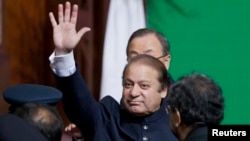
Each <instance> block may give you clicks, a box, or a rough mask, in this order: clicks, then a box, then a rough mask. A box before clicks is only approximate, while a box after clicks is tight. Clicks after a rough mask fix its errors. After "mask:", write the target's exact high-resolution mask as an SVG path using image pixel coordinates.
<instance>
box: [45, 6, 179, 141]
mask: <svg viewBox="0 0 250 141" xmlns="http://www.w3.org/2000/svg"><path fill="white" fill-rule="evenodd" d="M63 10H64V8H63V5H62V4H59V5H58V23H57V21H56V20H55V18H54V15H53V13H50V14H49V16H50V20H51V23H52V26H53V38H54V44H55V52H53V53H52V55H51V56H50V58H49V59H50V62H51V68H52V70H53V72H54V73H55V76H56V80H57V85H58V88H59V89H60V90H61V91H62V92H63V93H64V96H63V104H64V110H65V112H66V114H67V115H68V117H69V119H70V121H71V122H73V123H75V124H76V125H77V126H78V127H79V129H80V130H81V131H82V133H83V134H84V137H85V139H86V140H104V141H105V140H162V139H166V140H176V138H175V137H174V136H173V134H172V133H171V131H170V129H169V125H168V123H167V124H166V123H165V122H163V121H162V120H164V119H165V120H168V115H167V114H166V112H164V113H162V110H163V109H165V106H162V105H163V103H165V102H163V99H164V98H165V97H166V95H167V87H168V85H166V86H164V87H161V86H160V85H164V84H159V83H162V81H163V80H164V83H165V82H167V83H168V82H169V80H168V75H167V73H168V71H167V69H166V66H164V65H163V64H162V63H161V62H160V61H159V60H158V59H162V58H164V56H165V54H164V55H161V56H163V57H161V56H160V58H158V59H157V58H155V57H152V56H149V55H135V57H132V59H128V60H129V63H131V62H132V60H134V59H135V58H137V56H138V58H139V57H141V56H144V57H145V56H147V57H146V58H151V59H149V60H154V61H153V62H155V63H154V64H153V65H152V63H149V64H150V65H149V64H146V66H151V67H152V66H155V65H156V66H157V65H159V64H160V65H159V66H161V68H162V69H161V71H163V72H161V73H164V75H163V76H164V78H161V79H158V76H156V74H149V73H147V72H148V70H147V67H142V68H145V70H144V69H141V68H134V70H133V71H134V72H133V71H130V69H128V70H129V74H130V73H131V74H130V75H132V74H134V73H137V74H140V75H137V77H135V76H136V75H134V77H135V78H133V77H131V78H128V80H126V81H127V82H126V84H125V85H123V97H122V100H121V101H122V103H121V105H119V103H117V102H116V101H115V100H114V99H113V98H112V97H110V96H107V97H104V98H103V99H102V100H101V101H100V103H98V102H97V101H95V99H94V98H93V97H92V94H91V93H89V90H88V89H87V86H86V85H85V83H84V81H82V77H81V75H80V73H79V71H78V69H77V67H76V64H75V60H74V56H73V49H74V48H75V47H76V44H77V43H78V42H79V40H80V38H81V37H82V36H83V34H85V33H86V32H87V31H89V30H90V28H88V27H83V28H81V29H80V30H79V31H78V32H77V31H76V30H75V24H76V20H77V12H78V6H77V5H73V9H72V10H71V4H70V3H69V2H66V4H65V10H64V11H63ZM71 11H72V12H71ZM165 57H166V56H165ZM168 57H170V56H168ZM146 62H147V61H146ZM142 64H143V63H142ZM132 66H133V65H132ZM138 66H141V65H138ZM142 66H143V65H142ZM151 67H149V68H151ZM151 69H156V68H154V67H152V68H151ZM126 71H127V70H126ZM126 71H124V72H126ZM126 73H127V72H126ZM124 74H125V73H124ZM160 75H162V74H160ZM126 77H127V75H126V76H124V78H123V80H124V79H125V78H126ZM147 77H148V78H147ZM152 77H153V78H152ZM150 78H151V79H150ZM133 79H135V80H133ZM137 79H141V80H137ZM148 79H150V80H148ZM155 79H156V80H157V82H155ZM151 82H152V83H151ZM156 85H158V86H159V87H160V89H157V90H156ZM128 87H129V88H131V89H135V90H136V91H135V93H134V92H133V91H134V90H130V91H129V90H128V91H127V92H126V93H129V94H128V95H129V96H128V97H126V96H125V95H126V94H125V90H126V89H128ZM147 91H151V92H147ZM148 93H150V94H148ZM146 95H149V96H146ZM149 97H150V98H149ZM126 98H127V99H126ZM125 99H126V100H125ZM133 99H135V100H136V99H138V101H132V100H133ZM124 100H125V101H124ZM130 108H131V109H130ZM72 109H74V110H72ZM134 110H135V111H134ZM137 110H138V111H137ZM142 125H143V127H142ZM163 125H165V126H163ZM169 131H170V132H169ZM162 135H163V136H162Z"/></svg>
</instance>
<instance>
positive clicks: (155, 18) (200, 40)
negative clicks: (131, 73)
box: [101, 0, 250, 124]
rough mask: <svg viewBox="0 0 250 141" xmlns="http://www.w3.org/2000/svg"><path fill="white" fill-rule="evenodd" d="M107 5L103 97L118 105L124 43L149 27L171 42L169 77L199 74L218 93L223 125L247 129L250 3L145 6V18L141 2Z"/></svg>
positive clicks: (171, 1)
mask: <svg viewBox="0 0 250 141" xmlns="http://www.w3.org/2000/svg"><path fill="white" fill-rule="evenodd" d="M110 4H113V6H110V9H109V17H108V23H107V28H106V38H105V45H104V54H103V56H104V58H103V73H102V76H103V77H102V82H101V83H102V88H101V97H103V96H105V95H104V94H106V95H107V94H108V95H111V96H113V97H115V98H116V100H117V101H119V100H120V97H121V71H122V69H123V66H124V65H125V63H126V60H125V59H126V56H125V47H126V42H127V40H128V37H129V36H130V34H131V33H132V32H133V31H134V30H136V29H137V28H141V27H144V26H147V27H150V28H153V29H156V30H157V31H160V32H162V33H163V34H164V35H165V36H166V37H167V38H168V40H169V41H170V44H171V56H172V60H171V66H170V70H169V71H170V73H171V75H172V76H173V77H174V78H175V79H178V78H179V77H180V76H182V75H185V74H189V73H192V72H199V73H204V74H207V75H209V76H210V77H212V78H213V79H214V80H215V81H217V83H218V84H219V85H220V86H221V87H222V90H223V95H224V97H225V118H224V120H223V122H222V124H250V110H249V107H250V90H249V89H250V61H249V60H250V59H249V58H250V55H249V53H250V9H249V7H250V1H249V0H238V1H231V0H146V7H145V10H146V11H145V13H146V15H145V17H143V16H144V14H141V13H143V8H142V7H141V6H142V5H143V4H142V0H111V1H110ZM111 7H113V8H114V7H116V8H115V9H112V8H111ZM112 15H113V18H111V16H112ZM112 19H113V21H110V20H112ZM143 19H146V20H143ZM132 23H133V25H131V24H132ZM136 23H138V24H136ZM110 30H111V31H110ZM108 33H109V35H108ZM123 33H124V34H125V35H122V34H123ZM111 35H112V36H111ZM119 43H120V44H119ZM118 52H119V53H118ZM105 66H106V67H105ZM118 68H120V69H118Z"/></svg>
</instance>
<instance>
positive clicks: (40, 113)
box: [14, 103, 63, 141]
mask: <svg viewBox="0 0 250 141" xmlns="http://www.w3.org/2000/svg"><path fill="white" fill-rule="evenodd" d="M14 114H16V115H17V116H19V117H21V118H23V119H24V120H26V121H28V122H29V123H30V124H32V125H34V126H35V127H36V128H37V129H38V130H40V132H41V133H42V134H44V136H45V137H46V138H48V139H49V140H50V141H60V140H61V137H62V131H63V124H62V121H61V118H60V116H59V114H58V112H57V111H56V107H52V106H50V105H47V104H42V103H26V104H24V105H23V106H21V107H18V108H17V109H16V111H15V112H14Z"/></svg>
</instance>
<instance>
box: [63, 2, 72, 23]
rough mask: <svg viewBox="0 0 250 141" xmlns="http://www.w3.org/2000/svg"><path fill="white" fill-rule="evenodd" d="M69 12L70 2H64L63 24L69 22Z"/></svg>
mask: <svg viewBox="0 0 250 141" xmlns="http://www.w3.org/2000/svg"><path fill="white" fill-rule="evenodd" d="M70 11H71V6H70V2H68V1H67V2H66V3H65V13H64V14H65V15H64V21H65V22H69V20H70Z"/></svg>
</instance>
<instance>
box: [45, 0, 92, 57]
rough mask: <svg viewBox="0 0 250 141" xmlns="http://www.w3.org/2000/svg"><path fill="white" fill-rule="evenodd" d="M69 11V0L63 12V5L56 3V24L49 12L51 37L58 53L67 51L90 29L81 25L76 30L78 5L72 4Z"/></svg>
mask: <svg viewBox="0 0 250 141" xmlns="http://www.w3.org/2000/svg"><path fill="white" fill-rule="evenodd" d="M70 11H71V5H70V3H69V2H66V4H65V11H64V12H63V5H62V4H59V5H58V24H57V22H56V20H55V17H54V15H53V13H52V12H50V13H49V17H50V21H51V24H52V26H53V39H54V44H55V50H56V52H57V53H58V54H66V53H69V52H70V51H71V50H73V49H74V48H75V47H76V45H77V44H78V42H79V41H80V39H81V37H82V36H83V35H84V33H86V32H87V31H89V30H90V28H88V27H83V28H81V29H80V30H79V31H78V32H77V31H76V21H77V13H78V6H77V5H74V6H73V9H72V13H70ZM63 13H64V14H63ZM70 15H71V17H70Z"/></svg>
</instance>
